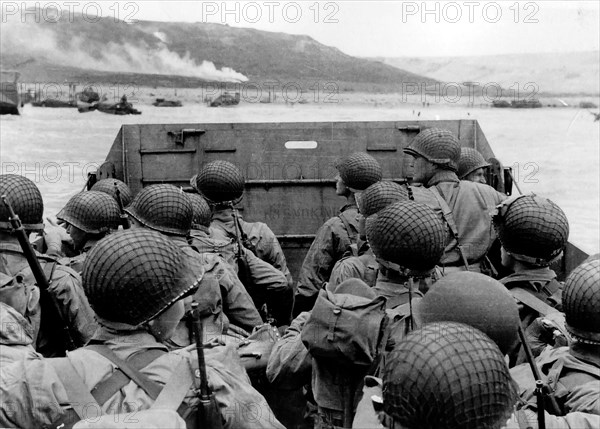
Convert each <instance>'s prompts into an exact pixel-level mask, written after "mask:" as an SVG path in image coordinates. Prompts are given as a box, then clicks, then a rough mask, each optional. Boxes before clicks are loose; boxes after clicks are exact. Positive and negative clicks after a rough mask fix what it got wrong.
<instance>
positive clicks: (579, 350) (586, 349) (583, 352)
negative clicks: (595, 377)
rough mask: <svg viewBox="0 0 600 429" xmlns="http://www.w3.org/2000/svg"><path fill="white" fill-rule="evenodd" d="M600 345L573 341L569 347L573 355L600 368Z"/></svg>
mask: <svg viewBox="0 0 600 429" xmlns="http://www.w3.org/2000/svg"><path fill="white" fill-rule="evenodd" d="M599 351H600V345H594V344H584V343H580V342H577V341H573V342H572V343H571V346H570V347H569V352H570V353H571V355H572V356H573V357H575V358H577V359H579V360H582V361H584V362H587V363H589V364H592V365H594V366H597V367H598V368H600V353H598V352H599Z"/></svg>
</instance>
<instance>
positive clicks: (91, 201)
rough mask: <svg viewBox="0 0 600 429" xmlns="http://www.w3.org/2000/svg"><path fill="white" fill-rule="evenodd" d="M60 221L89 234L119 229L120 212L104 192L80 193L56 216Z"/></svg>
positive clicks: (115, 203)
mask: <svg viewBox="0 0 600 429" xmlns="http://www.w3.org/2000/svg"><path fill="white" fill-rule="evenodd" d="M56 217H57V218H58V219H60V220H64V221H65V222H67V223H69V224H71V225H73V226H75V227H77V228H79V229H80V230H82V231H84V232H87V233H89V234H101V233H105V232H108V231H110V230H111V229H119V224H120V222H121V212H120V210H119V206H118V204H117V202H116V201H115V200H114V199H113V198H112V197H111V196H110V195H108V194H106V193H104V192H96V191H88V192H80V193H79V194H77V195H75V196H73V197H72V198H71V199H70V200H69V201H68V202H67V204H66V205H65V206H64V207H63V209H62V210H61V211H60V212H59V213H58V214H57V215H56Z"/></svg>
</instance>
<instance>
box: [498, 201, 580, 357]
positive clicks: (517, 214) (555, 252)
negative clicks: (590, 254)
mask: <svg viewBox="0 0 600 429" xmlns="http://www.w3.org/2000/svg"><path fill="white" fill-rule="evenodd" d="M493 222H494V227H495V229H496V231H497V233H498V237H499V239H500V243H501V244H502V249H501V255H502V265H503V266H505V267H507V268H509V269H510V270H512V271H513V274H510V275H508V276H507V277H504V278H503V279H501V280H500V281H501V282H502V283H503V284H504V285H505V286H506V287H507V288H508V289H509V290H510V292H511V293H512V294H513V296H514V297H515V298H516V299H517V300H518V301H519V306H520V307H519V313H520V317H521V322H522V324H523V328H524V329H525V330H526V332H528V329H529V328H530V327H531V329H533V328H534V326H532V324H533V322H534V321H535V320H536V319H537V318H538V317H540V316H545V315H547V314H549V313H552V312H553V311H554V309H555V308H556V309H558V310H560V308H561V285H560V283H558V282H557V281H556V273H555V272H554V271H553V270H551V269H550V268H549V265H550V264H551V263H552V262H553V261H555V260H557V259H558V258H559V257H560V255H561V254H562V251H563V249H564V247H565V246H566V244H567V239H568V236H569V223H568V221H567V217H566V216H565V214H564V212H563V211H562V210H561V209H560V207H558V206H557V205H556V204H555V203H553V202H552V201H550V200H548V199H546V198H542V197H539V196H536V195H524V196H519V197H516V198H511V199H508V200H506V201H504V203H502V204H501V205H499V206H498V208H497V210H496V213H495V214H494V216H493ZM511 358H512V361H511V364H513V365H514V364H516V363H523V362H525V355H524V351H523V350H519V349H517V350H515V351H514V352H513V353H512V354H511Z"/></svg>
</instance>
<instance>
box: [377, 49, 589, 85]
mask: <svg viewBox="0 0 600 429" xmlns="http://www.w3.org/2000/svg"><path fill="white" fill-rule="evenodd" d="M376 60H379V61H382V62H384V63H385V64H389V65H393V66H394V67H398V68H400V69H403V70H407V71H409V72H412V73H415V74H420V75H425V76H429V77H431V78H434V79H437V80H440V81H443V82H465V81H471V82H479V83H480V84H481V85H485V84H486V83H489V82H497V83H499V84H500V85H501V86H502V87H503V88H511V87H512V88H516V86H515V82H518V84H519V88H520V90H521V92H522V93H524V94H525V95H527V93H528V92H527V91H526V90H524V87H525V84H527V83H528V82H534V83H536V84H537V86H538V88H539V92H540V93H541V94H556V95H560V94H563V95H568V94H570V95H579V94H581V95H595V96H597V95H599V94H600V53H599V52H597V51H596V52H572V53H555V54H516V55H489V56H474V57H431V58H427V57H417V58H415V57H405V58H376Z"/></svg>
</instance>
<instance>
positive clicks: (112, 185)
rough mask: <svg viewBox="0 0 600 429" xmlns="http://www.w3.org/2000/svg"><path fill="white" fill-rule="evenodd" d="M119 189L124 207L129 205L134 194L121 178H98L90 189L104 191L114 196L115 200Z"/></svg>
mask: <svg viewBox="0 0 600 429" xmlns="http://www.w3.org/2000/svg"><path fill="white" fill-rule="evenodd" d="M117 190H118V191H119V197H120V198H121V203H122V204H123V207H127V206H128V205H129V204H130V203H131V200H133V195H132V194H131V189H129V186H127V184H126V183H125V182H122V181H120V180H119V179H101V180H98V181H97V182H96V183H94V185H93V186H92V188H91V189H90V191H97V192H104V193H105V194H108V195H110V196H111V197H113V198H114V199H115V201H117Z"/></svg>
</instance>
